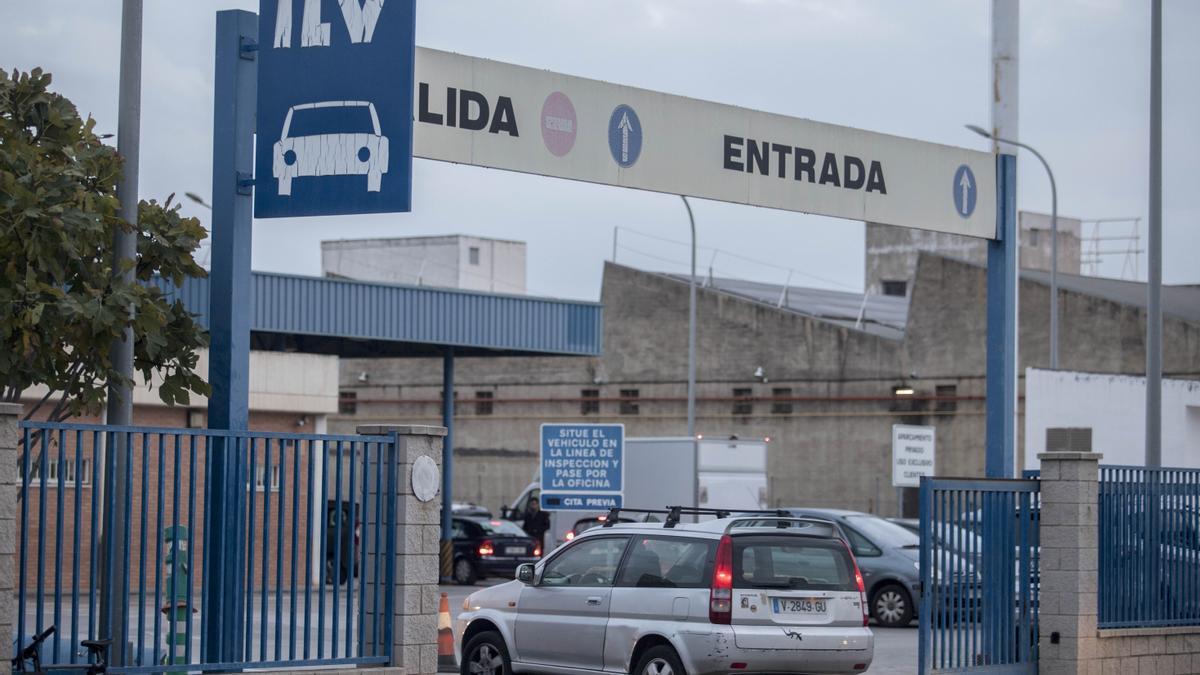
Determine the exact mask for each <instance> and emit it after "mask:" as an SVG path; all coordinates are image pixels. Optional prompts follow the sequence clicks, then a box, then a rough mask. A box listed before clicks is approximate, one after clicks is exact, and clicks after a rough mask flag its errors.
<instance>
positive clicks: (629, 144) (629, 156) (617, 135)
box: [608, 103, 642, 169]
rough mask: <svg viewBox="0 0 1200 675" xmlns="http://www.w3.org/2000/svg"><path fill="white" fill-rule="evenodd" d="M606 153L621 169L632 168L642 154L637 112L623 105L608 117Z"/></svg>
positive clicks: (639, 122)
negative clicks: (607, 152)
mask: <svg viewBox="0 0 1200 675" xmlns="http://www.w3.org/2000/svg"><path fill="white" fill-rule="evenodd" d="M608 151H609V152H611V153H612V158H613V161H614V162H616V163H617V165H618V166H620V167H621V168H623V169H628V168H629V167H631V166H633V164H634V162H636V161H637V160H638V155H640V154H642V121H641V120H640V119H638V114H637V111H635V110H634V109H633V108H631V107H629V106H627V105H625V104H624V103H622V104H621V105H619V106H617V107H616V108H614V109H613V111H612V115H609V117H608Z"/></svg>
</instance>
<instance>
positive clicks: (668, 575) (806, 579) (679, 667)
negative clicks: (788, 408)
mask: <svg viewBox="0 0 1200 675" xmlns="http://www.w3.org/2000/svg"><path fill="white" fill-rule="evenodd" d="M610 520H612V519H611V518H610ZM753 520H754V521H757V522H756V523H750V522H748V521H749V519H747V518H744V517H734V518H721V519H717V520H710V521H707V522H704V523H697V524H683V523H673V522H672V521H671V519H670V518H668V520H667V522H666V523H614V524H612V525H606V526H603V527H595V528H592V529H589V530H587V531H585V532H582V533H580V534H579V536H577V537H575V539H574V540H572V541H571V542H569V543H567V544H564V545H563V546H561V547H560V548H559V549H558V550H556V551H555V552H554V553H553V554H551V555H550V556H549V557H548V558H547V559H546V560H544V561H542V562H540V563H538V564H537V565H536V566H535V565H522V566H521V567H520V568H518V570H517V580H516V581H511V582H509V583H507V584H503V585H499V586H493V587H491V588H487V589H484V590H480V591H476V592H475V593H472V594H471V595H470V596H468V597H467V598H466V599H465V600H464V603H463V612H462V614H460V615H459V617H458V622H457V626H456V628H457V630H456V633H457V635H458V636H460V641H459V642H458V644H456V647H455V649H456V651H457V652H458V655H459V657H460V658H459V662H460V663H461V664H462V666H461V672H462V673H463V674H464V675H468V674H470V675H510V674H511V673H514V672H534V673H551V672H560V673H583V672H600V671H607V672H610V673H613V672H618V673H632V674H633V675H718V674H720V675H734V674H743V673H800V672H803V673H858V672H861V671H864V670H866V669H867V668H868V667H869V666H870V664H871V660H872V656H873V653H874V636H873V635H872V633H871V630H870V628H868V627H867V626H866V623H867V622H866V617H865V614H864V613H865V611H866V597H865V593H864V591H863V580H862V575H861V574H860V573H859V571H858V566H857V564H856V563H855V561H854V556H853V555H852V554H851V553H850V550H849V549H848V548H847V546H846V545H845V543H843V542H842V541H841V540H840V539H838V538H837V536H836V534H835V533H834V531H833V529H832V528H831V527H830V526H829V524H828V523H819V522H805V521H803V520H802V519H795V518H788V519H784V520H787V521H788V523H789V524H792V525H796V526H794V527H787V528H783V527H776V526H774V525H773V524H766V523H765V522H764V521H765V520H766V519H764V518H763V516H755V517H753Z"/></svg>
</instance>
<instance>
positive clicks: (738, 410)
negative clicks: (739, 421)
mask: <svg viewBox="0 0 1200 675" xmlns="http://www.w3.org/2000/svg"><path fill="white" fill-rule="evenodd" d="M752 396H754V390H753V389H750V388H749V387H746V388H741V387H739V388H735V389H734V390H733V414H734V415H753V414H754V401H752V400H751V397H752Z"/></svg>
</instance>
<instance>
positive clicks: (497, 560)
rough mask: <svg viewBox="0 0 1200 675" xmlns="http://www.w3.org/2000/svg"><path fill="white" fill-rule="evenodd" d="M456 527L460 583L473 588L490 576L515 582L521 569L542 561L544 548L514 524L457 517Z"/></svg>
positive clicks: (456, 564)
mask: <svg viewBox="0 0 1200 675" xmlns="http://www.w3.org/2000/svg"><path fill="white" fill-rule="evenodd" d="M453 526H454V530H453V537H454V581H455V582H456V583H459V584H473V583H475V582H476V581H477V580H479V579H486V578H487V577H489V576H505V577H509V578H512V576H513V574H515V573H516V570H517V565H520V564H522V563H535V562H537V561H538V560H540V559H541V557H542V546H541V544H540V543H538V542H536V541H534V540H533V537H530V536H529V535H527V534H525V531H524V530H522V529H521V528H520V526H519V525H517V524H516V523H514V522H512V521H508V520H500V519H498V518H480V517H469V516H468V517H459V516H455V517H454V519H453Z"/></svg>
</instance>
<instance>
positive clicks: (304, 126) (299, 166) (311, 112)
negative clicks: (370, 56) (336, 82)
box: [271, 101, 388, 195]
mask: <svg viewBox="0 0 1200 675" xmlns="http://www.w3.org/2000/svg"><path fill="white" fill-rule="evenodd" d="M314 131H318V132H320V133H313V132H314ZM273 154H274V161H273V162H272V169H271V174H272V175H273V176H274V177H275V178H277V179H278V180H279V194H280V195H291V194H292V179H293V178H299V177H303V176H362V175H366V177H367V192H379V184H380V182H381V180H382V179H383V174H385V173H387V167H388V139H387V137H386V136H384V135H383V134H382V133H381V132H380V129H379V115H378V114H377V113H376V112H375V105H374V104H372V103H370V102H369V101H321V102H319V103H304V104H301V105H294V106H292V107H291V108H288V111H287V116H286V117H284V119H283V133H282V135H281V136H280V139H279V141H277V142H276V143H275V152H274V153H273Z"/></svg>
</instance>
